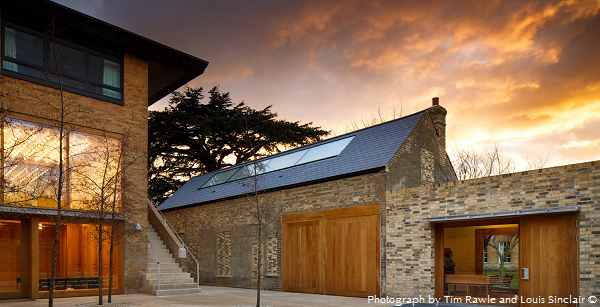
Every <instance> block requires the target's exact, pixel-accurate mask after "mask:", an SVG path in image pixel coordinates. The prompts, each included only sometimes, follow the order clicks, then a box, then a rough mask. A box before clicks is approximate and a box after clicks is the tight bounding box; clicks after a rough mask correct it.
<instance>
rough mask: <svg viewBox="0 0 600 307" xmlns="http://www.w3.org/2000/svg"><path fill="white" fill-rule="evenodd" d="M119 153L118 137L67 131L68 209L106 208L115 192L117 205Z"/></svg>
mask: <svg viewBox="0 0 600 307" xmlns="http://www.w3.org/2000/svg"><path fill="white" fill-rule="evenodd" d="M119 154H120V142H119V140H116V139H111V138H107V137H102V136H97V135H92V134H87V133H82V132H71V133H69V169H70V175H71V177H70V179H71V185H70V188H71V208H72V209H85V210H98V211H100V210H101V211H105V212H106V211H110V209H109V208H110V206H111V205H112V202H113V199H114V198H113V197H114V195H115V193H116V195H117V204H116V205H117V206H116V207H117V209H119V208H120V204H119V201H120V186H119V182H118V181H119V177H120V176H119V166H120V165H119V159H120V155H119ZM115 181H117V182H116V183H117V185H116V186H115ZM115 189H116V190H115Z"/></svg>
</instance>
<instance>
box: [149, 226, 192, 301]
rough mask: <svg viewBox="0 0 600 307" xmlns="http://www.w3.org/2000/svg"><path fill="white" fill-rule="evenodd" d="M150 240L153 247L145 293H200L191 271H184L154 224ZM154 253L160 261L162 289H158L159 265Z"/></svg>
mask: <svg viewBox="0 0 600 307" xmlns="http://www.w3.org/2000/svg"><path fill="white" fill-rule="evenodd" d="M148 240H150V243H152V247H150V246H148V273H145V274H144V281H143V290H144V293H148V294H151V295H157V296H164V295H180V294H195V293H200V288H198V287H197V285H196V283H195V282H194V279H193V278H192V277H191V276H190V273H183V271H182V270H181V268H180V267H179V264H178V263H177V262H175V258H174V257H173V256H172V255H171V253H169V250H168V249H167V247H166V246H165V245H164V244H163V242H162V240H161V239H160V237H159V236H158V234H157V233H156V231H155V230H154V228H152V226H150V227H149V228H148ZM152 248H154V252H153V251H152ZM154 253H156V258H158V262H160V290H158V265H157V264H156V258H155V257H154Z"/></svg>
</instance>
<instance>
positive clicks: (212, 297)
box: [0, 286, 393, 307]
mask: <svg viewBox="0 0 600 307" xmlns="http://www.w3.org/2000/svg"><path fill="white" fill-rule="evenodd" d="M97 301H98V297H91V296H87V297H69V298H57V299H54V306H56V307H67V306H70V307H74V306H76V305H77V304H83V303H90V302H97ZM104 301H105V302H106V299H105V300H104ZM113 301H114V302H117V301H126V302H140V303H144V305H142V306H143V307H167V306H176V307H186V306H252V304H256V290H251V289H241V288H227V287H214V286H202V292H201V293H198V294H188V295H176V296H151V295H147V294H123V295H115V296H113ZM105 305H106V304H105ZM261 305H263V306H289V307H296V306H349V307H353V306H388V305H387V304H373V303H371V304H367V299H366V298H357V297H346V296H332V295H320V294H305V293H293V292H279V291H266V290H263V291H261ZM392 305H393V304H392ZM8 306H11V307H12V306H14V307H45V306H48V300H47V299H38V300H30V299H12V300H0V307H8Z"/></svg>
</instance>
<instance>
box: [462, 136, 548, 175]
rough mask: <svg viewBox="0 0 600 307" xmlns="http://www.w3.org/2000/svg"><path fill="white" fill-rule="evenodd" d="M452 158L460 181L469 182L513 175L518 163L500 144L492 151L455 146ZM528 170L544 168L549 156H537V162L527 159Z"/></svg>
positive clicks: (494, 146)
mask: <svg viewBox="0 0 600 307" xmlns="http://www.w3.org/2000/svg"><path fill="white" fill-rule="evenodd" d="M450 157H451V161H452V165H453V166H454V170H455V172H456V176H457V177H458V180H468V179H474V178H481V177H489V176H496V175H502V174H508V173H513V172H515V171H516V163H515V160H514V158H513V157H512V156H510V155H507V154H506V153H504V152H502V150H501V149H500V146H499V145H498V142H494V145H493V147H492V148H491V149H489V148H484V149H482V150H479V151H477V150H475V149H474V148H473V146H472V145H469V146H468V147H466V148H461V147H458V145H456V143H455V144H454V147H453V148H452V151H451V152H450ZM524 160H525V162H526V164H527V165H526V168H527V169H526V170H532V169H538V168H542V167H544V165H545V164H546V161H547V160H548V155H547V156H546V157H545V158H543V157H540V156H537V158H536V159H535V160H533V161H532V160H529V158H528V157H525V159H524Z"/></svg>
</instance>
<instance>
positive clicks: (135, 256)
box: [0, 54, 148, 293]
mask: <svg viewBox="0 0 600 307" xmlns="http://www.w3.org/2000/svg"><path fill="white" fill-rule="evenodd" d="M123 67H124V104H125V105H124V106H121V105H116V104H113V103H110V102H106V101H102V100H98V99H93V98H89V97H86V96H82V95H77V94H72V93H66V97H67V99H68V101H69V102H68V103H69V108H70V110H78V112H77V114H76V115H70V116H68V118H67V121H68V122H69V124H70V127H69V128H70V129H73V130H76V131H82V132H87V133H92V134H96V135H106V136H108V137H114V138H122V136H123V135H124V134H127V133H128V131H129V133H128V134H129V135H130V139H129V143H128V146H127V147H126V149H125V151H126V154H125V155H126V156H125V157H124V164H123V165H128V166H127V168H126V169H125V170H124V174H123V179H124V193H123V201H124V207H123V212H124V214H125V215H126V216H127V221H125V229H124V231H125V234H126V236H125V242H124V254H125V255H124V258H125V266H124V267H125V280H124V286H125V292H127V293H135V292H140V291H141V287H142V273H144V272H145V271H146V265H147V264H146V261H147V259H146V257H147V256H146V253H147V243H146V237H147V234H146V231H145V229H147V208H146V206H147V205H146V201H147V200H146V199H147V196H146V195H147V166H146V165H147V157H146V154H147V148H148V144H147V142H148V137H147V134H148V124H147V108H148V64H147V62H146V61H144V60H142V59H140V58H137V57H135V56H132V55H129V54H125V55H124V63H123ZM57 93H58V90H56V89H52V88H48V87H45V86H42V85H39V84H36V83H31V82H27V81H23V80H20V79H16V78H11V77H7V76H0V107H1V108H2V109H3V110H5V112H6V113H7V116H8V117H12V118H16V119H21V120H27V121H30V122H35V123H40V124H51V122H52V120H56V119H58V117H57V116H58V115H57V113H56V112H54V111H53V109H52V106H53V105H54V106H55V105H56V104H57V103H58V100H57V98H56V97H57ZM136 223H140V225H141V226H142V229H143V230H142V231H136V230H135V229H134V228H135V224H136Z"/></svg>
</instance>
